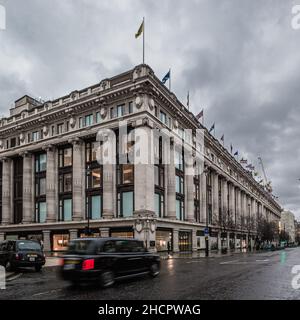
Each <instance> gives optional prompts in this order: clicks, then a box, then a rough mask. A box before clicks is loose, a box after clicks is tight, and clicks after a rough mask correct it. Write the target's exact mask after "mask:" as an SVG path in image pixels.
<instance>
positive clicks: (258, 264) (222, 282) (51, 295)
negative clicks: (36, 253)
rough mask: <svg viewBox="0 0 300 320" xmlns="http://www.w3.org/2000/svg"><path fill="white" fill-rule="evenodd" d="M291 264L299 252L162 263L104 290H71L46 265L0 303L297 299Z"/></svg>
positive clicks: (15, 282) (11, 287) (26, 274)
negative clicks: (156, 272)
mask: <svg viewBox="0 0 300 320" xmlns="http://www.w3.org/2000/svg"><path fill="white" fill-rule="evenodd" d="M294 265H300V248H293V249H286V250H284V251H277V252H265V253H253V254H251V253H250V254H249V253H245V254H241V253H236V254H233V255H230V256H229V255H228V256H222V257H214V258H213V257H211V258H198V259H168V260H162V270H161V274H160V276H159V277H158V278H155V279H151V278H150V277H147V276H146V277H142V278H139V279H131V280H126V281H122V282H120V283H117V284H116V285H115V286H114V287H113V288H109V289H105V290H102V289H99V288H98V287H82V288H79V289H78V288H73V287H72V286H70V285H69V284H68V283H66V282H63V281H61V280H60V279H59V277H58V276H57V268H56V267H48V268H45V269H44V270H43V271H42V272H41V273H35V272H33V271H29V270H23V271H22V273H21V274H20V275H18V277H16V278H13V279H12V280H10V281H9V282H8V283H7V288H6V290H0V299H38V300H39V299H80V300H83V299H91V300H93V299H97V300H101V299H114V300H122V299H136V300H139V299H161V300H163V299H175V300H177V299H184V300H185V299H189V300H190V299H222V300H223V299H235V300H236V299H300V289H293V287H292V279H293V277H295V274H292V272H291V271H292V268H293V266H294ZM299 282H300V281H298V283H299Z"/></svg>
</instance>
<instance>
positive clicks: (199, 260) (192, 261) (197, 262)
mask: <svg viewBox="0 0 300 320" xmlns="http://www.w3.org/2000/svg"><path fill="white" fill-rule="evenodd" d="M195 262H197V263H198V262H202V260H193V261H188V262H186V263H195Z"/></svg>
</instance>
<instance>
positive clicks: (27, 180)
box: [22, 153, 34, 223]
mask: <svg viewBox="0 0 300 320" xmlns="http://www.w3.org/2000/svg"><path fill="white" fill-rule="evenodd" d="M33 171H34V170H33V163H32V154H30V153H25V154H23V221H22V222H23V223H31V222H33V217H34V206H33V202H32V194H33V193H34V185H32V182H33Z"/></svg>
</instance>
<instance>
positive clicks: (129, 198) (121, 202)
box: [118, 191, 133, 217]
mask: <svg viewBox="0 0 300 320" xmlns="http://www.w3.org/2000/svg"><path fill="white" fill-rule="evenodd" d="M118 210H119V216H121V217H130V216H132V215H133V191H129V192H121V193H119V194H118Z"/></svg>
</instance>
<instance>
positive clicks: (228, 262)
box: [220, 260, 239, 264]
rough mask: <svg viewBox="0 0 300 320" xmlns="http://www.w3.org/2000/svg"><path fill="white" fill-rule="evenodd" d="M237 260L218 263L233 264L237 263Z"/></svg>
mask: <svg viewBox="0 0 300 320" xmlns="http://www.w3.org/2000/svg"><path fill="white" fill-rule="evenodd" d="M238 261H239V260H230V261H224V262H220V264H230V263H234V262H238Z"/></svg>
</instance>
